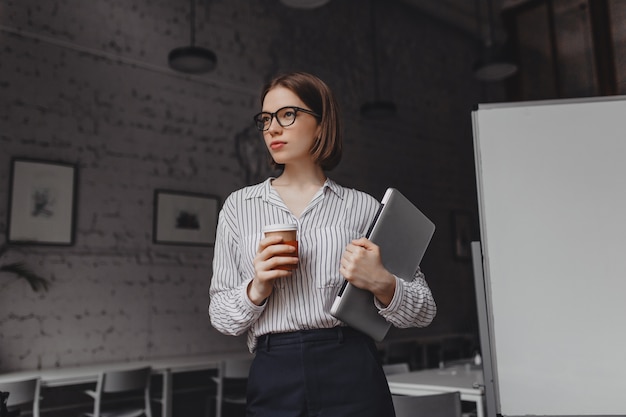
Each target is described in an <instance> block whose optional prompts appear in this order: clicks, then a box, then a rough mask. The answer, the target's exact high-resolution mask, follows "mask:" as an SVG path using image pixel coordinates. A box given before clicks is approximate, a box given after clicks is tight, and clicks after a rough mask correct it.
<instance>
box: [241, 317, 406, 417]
mask: <svg viewBox="0 0 626 417" xmlns="http://www.w3.org/2000/svg"><path fill="white" fill-rule="evenodd" d="M246 416H247V417H395V413H394V411H393V403H392V400H391V394H390V392H389V385H387V379H386V377H385V374H384V372H383V370H382V367H381V363H380V360H379V358H378V353H377V351H376V345H375V344H374V342H373V340H372V339H371V338H370V337H368V336H366V335H364V334H362V333H360V332H358V331H356V330H353V329H351V328H348V327H335V328H333V329H317V330H303V331H298V332H292V333H280V334H270V335H264V336H262V337H260V338H259V343H258V346H257V352H256V357H255V359H254V362H253V364H252V368H251V369H250V376H249V379H248V405H247V413H246Z"/></svg>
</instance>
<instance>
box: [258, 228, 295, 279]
mask: <svg viewBox="0 0 626 417" xmlns="http://www.w3.org/2000/svg"><path fill="white" fill-rule="evenodd" d="M263 233H264V234H265V237H268V236H281V237H282V238H283V244H285V245H290V246H293V247H294V248H296V251H295V252H291V253H285V254H284V255H280V256H295V257H296V258H297V257H298V240H297V238H296V236H297V233H298V225H297V224H295V223H281V224H269V225H267V226H265V227H263ZM276 269H283V270H287V271H289V270H292V269H296V265H292V264H289V265H281V266H277V267H276Z"/></svg>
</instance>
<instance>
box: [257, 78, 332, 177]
mask: <svg viewBox="0 0 626 417" xmlns="http://www.w3.org/2000/svg"><path fill="white" fill-rule="evenodd" d="M287 106H293V107H301V108H303V109H307V110H311V109H309V108H308V106H307V105H305V104H304V103H303V102H302V100H300V98H299V97H298V96H297V95H296V94H295V93H294V92H293V91H291V90H289V89H287V88H285V87H280V86H278V87H275V88H273V89H271V90H270V91H269V92H268V93H267V94H266V95H265V99H264V100H263V109H262V111H264V112H268V113H274V112H276V111H277V110H278V109H281V108H283V107H287ZM295 116H296V119H295V122H294V123H293V124H292V125H289V126H286V127H282V126H281V125H280V124H279V123H278V121H277V120H276V117H273V118H272V122H271V124H270V127H269V129H267V130H266V131H264V132H263V138H264V139H265V146H267V149H268V150H269V152H270V154H271V155H272V158H274V161H275V162H276V163H277V164H293V163H297V162H306V163H310V162H311V160H312V156H311V148H312V147H313V143H314V142H315V138H316V137H317V136H318V134H319V131H320V127H319V123H318V121H317V119H316V118H315V116H313V115H311V114H308V113H305V112H302V111H297V112H296V115H295Z"/></svg>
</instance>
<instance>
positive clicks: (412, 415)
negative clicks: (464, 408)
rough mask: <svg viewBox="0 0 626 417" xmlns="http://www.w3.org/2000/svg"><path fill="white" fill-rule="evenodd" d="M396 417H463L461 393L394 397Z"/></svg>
mask: <svg viewBox="0 0 626 417" xmlns="http://www.w3.org/2000/svg"><path fill="white" fill-rule="evenodd" d="M392 398H393V406H394V408H395V410H396V417H461V416H462V413H461V393H460V392H458V391H455V392H446V393H444V394H432V395H420V396H408V395H392Z"/></svg>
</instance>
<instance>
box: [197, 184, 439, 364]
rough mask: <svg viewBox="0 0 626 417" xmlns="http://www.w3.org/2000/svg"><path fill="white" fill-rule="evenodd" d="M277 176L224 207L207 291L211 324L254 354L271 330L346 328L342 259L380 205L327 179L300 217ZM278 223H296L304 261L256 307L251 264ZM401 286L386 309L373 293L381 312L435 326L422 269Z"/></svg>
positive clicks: (399, 323) (399, 321) (403, 323)
mask: <svg viewBox="0 0 626 417" xmlns="http://www.w3.org/2000/svg"><path fill="white" fill-rule="evenodd" d="M272 179H273V178H269V179H267V180H266V181H264V182H262V183H260V184H257V185H253V186H249V187H245V188H242V189H240V190H238V191H235V192H233V193H232V194H231V195H230V196H229V197H228V198H227V199H226V201H225V202H224V205H223V207H222V209H221V211H220V214H219V220H218V225H217V236H216V242H215V252H214V259H213V277H212V280H211V287H210V290H209V295H210V303H209V315H210V318H211V324H212V325H213V326H214V327H215V328H216V329H217V330H219V331H220V332H222V333H224V334H228V335H235V336H236V335H241V334H243V333H244V332H246V331H247V332H248V348H249V349H250V351H251V352H254V350H255V348H256V341H257V338H258V337H259V336H261V335H263V334H266V333H281V332H291V331H296V330H305V329H318V328H329V327H335V326H339V325H343V323H342V322H340V321H339V320H338V319H336V318H335V317H333V316H332V315H331V314H330V307H331V305H332V303H333V301H334V300H335V297H336V296H337V293H338V292H339V290H340V288H341V285H342V284H343V282H344V279H343V277H342V276H341V274H340V273H339V266H340V260H341V257H342V255H343V252H344V249H345V247H346V245H347V244H348V243H350V242H351V241H352V240H353V239H357V238H359V237H362V236H365V233H366V232H367V229H368V227H369V225H370V223H371V222H372V220H373V219H374V216H375V215H376V211H377V210H378V207H379V202H378V201H377V200H376V199H375V198H373V197H372V196H370V195H368V194H366V193H363V192H361V191H357V190H354V189H350V188H345V187H342V186H340V185H338V184H337V183H335V182H334V181H332V180H330V179H328V180H326V182H325V183H324V186H323V187H321V188H320V190H319V191H318V192H317V193H316V194H315V196H314V197H313V199H312V200H311V202H310V203H309V204H308V206H307V207H306V208H305V209H304V211H303V212H302V214H301V215H300V217H299V218H298V217H296V216H294V215H293V214H292V213H291V212H290V211H289V209H288V208H287V206H286V205H285V203H284V202H283V201H282V199H281V198H280V196H279V195H278V193H277V191H276V190H275V189H274V188H273V187H272V185H271V180H272ZM273 223H297V224H298V257H299V262H298V267H297V269H296V270H294V271H293V272H292V275H291V276H290V277H287V278H280V279H278V280H276V281H275V283H274V290H273V292H272V294H271V295H270V297H269V298H268V299H267V300H266V301H265V303H263V304H262V305H260V306H257V305H255V304H254V303H252V302H251V301H250V299H249V298H248V296H247V294H246V289H247V287H248V284H249V283H250V281H251V280H252V279H253V278H254V275H255V273H254V265H253V259H254V257H255V255H256V253H257V250H258V246H259V241H260V240H261V239H262V238H263V232H262V229H263V226H264V225H266V224H273ZM404 278H407V277H404ZM408 278H411V277H408ZM396 284H397V285H396V291H395V294H394V296H393V299H392V301H391V303H390V304H389V305H388V306H386V307H384V306H383V305H381V304H380V303H379V302H378V300H376V298H375V297H374V296H372V302H373V303H375V304H376V306H377V307H378V309H379V314H381V315H382V316H383V317H384V318H385V319H386V320H387V321H388V322H390V323H391V324H393V325H394V326H396V327H402V328H406V327H424V326H427V325H428V324H430V322H431V321H432V319H433V318H434V316H435V313H436V306H435V302H434V300H433V297H432V294H431V292H430V289H429V288H428V284H427V283H426V280H425V278H424V275H423V274H422V272H421V271H420V270H419V269H418V270H417V271H416V273H415V276H414V277H413V279H410V280H408V281H405V280H404V279H400V278H398V277H396Z"/></svg>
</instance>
